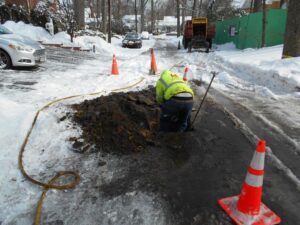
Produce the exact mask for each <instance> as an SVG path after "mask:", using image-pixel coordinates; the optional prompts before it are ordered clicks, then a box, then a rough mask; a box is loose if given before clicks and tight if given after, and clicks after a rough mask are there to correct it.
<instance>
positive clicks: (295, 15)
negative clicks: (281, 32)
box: [282, 0, 300, 58]
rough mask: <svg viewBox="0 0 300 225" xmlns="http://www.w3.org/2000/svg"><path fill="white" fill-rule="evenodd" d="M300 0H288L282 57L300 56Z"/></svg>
mask: <svg viewBox="0 0 300 225" xmlns="http://www.w3.org/2000/svg"><path fill="white" fill-rule="evenodd" d="M299 12H300V1H299V0H289V5H288V15H287V21H286V30H285V37H284V47H283V53H282V57H283V58H287V57H298V56H300V20H299Z"/></svg>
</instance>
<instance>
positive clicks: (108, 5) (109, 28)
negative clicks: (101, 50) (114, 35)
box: [107, 0, 111, 43]
mask: <svg viewBox="0 0 300 225" xmlns="http://www.w3.org/2000/svg"><path fill="white" fill-rule="evenodd" d="M107 9H108V10H107V11H108V26H107V28H108V29H107V30H108V31H107V32H108V43H111V0H107Z"/></svg>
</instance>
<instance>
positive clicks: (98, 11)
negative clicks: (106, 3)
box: [96, 0, 101, 29]
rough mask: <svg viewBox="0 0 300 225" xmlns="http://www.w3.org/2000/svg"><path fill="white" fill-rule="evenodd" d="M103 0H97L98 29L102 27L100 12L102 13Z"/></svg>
mask: <svg viewBox="0 0 300 225" xmlns="http://www.w3.org/2000/svg"><path fill="white" fill-rule="evenodd" d="M100 9H101V0H96V18H97V29H98V28H99V27H100V22H99V18H100V14H101V10H100Z"/></svg>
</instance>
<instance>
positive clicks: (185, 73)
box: [183, 66, 189, 81]
mask: <svg viewBox="0 0 300 225" xmlns="http://www.w3.org/2000/svg"><path fill="white" fill-rule="evenodd" d="M188 71H189V68H188V67H187V66H186V67H185V68H184V74H183V80H184V81H187V80H188V79H187V73H188Z"/></svg>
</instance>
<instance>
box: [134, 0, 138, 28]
mask: <svg viewBox="0 0 300 225" xmlns="http://www.w3.org/2000/svg"><path fill="white" fill-rule="evenodd" d="M134 14H135V32H136V33H137V32H138V20H137V6H136V0H134Z"/></svg>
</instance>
